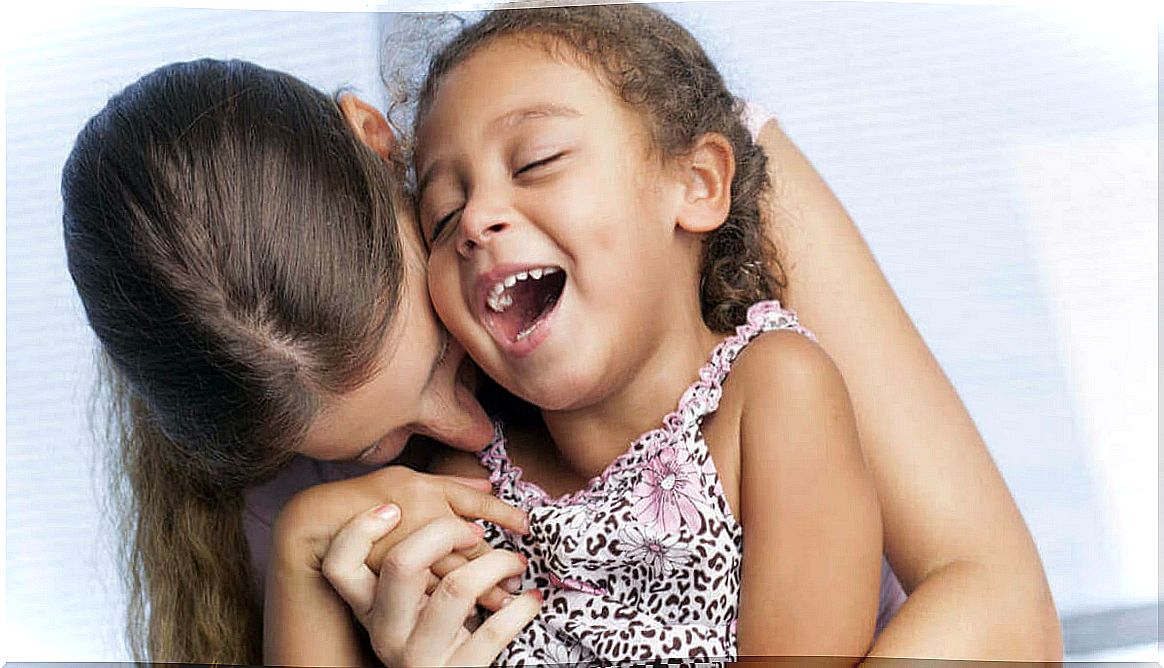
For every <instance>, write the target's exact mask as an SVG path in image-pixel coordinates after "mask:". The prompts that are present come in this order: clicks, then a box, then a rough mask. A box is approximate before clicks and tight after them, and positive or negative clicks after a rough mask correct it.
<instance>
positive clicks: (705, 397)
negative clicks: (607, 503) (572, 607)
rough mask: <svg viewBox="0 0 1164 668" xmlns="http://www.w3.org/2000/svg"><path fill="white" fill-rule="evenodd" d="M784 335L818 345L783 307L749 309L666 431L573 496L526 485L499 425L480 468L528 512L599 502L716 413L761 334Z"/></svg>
mask: <svg viewBox="0 0 1164 668" xmlns="http://www.w3.org/2000/svg"><path fill="white" fill-rule="evenodd" d="M783 329H788V330H792V331H795V332H799V333H800V334H803V335H804V336H807V337H808V338H809V339H810V340H812V341H814V342H815V341H816V337H815V336H814V335H813V334H812V332H810V331H808V330H807V329H805V328H804V327H803V326H802V325H801V324H800V321H799V320H798V319H797V318H796V314H795V313H793V312H791V311H788V310H785V309H784V308H782V307H781V306H780V302H778V301H776V300H770V301H762V302H757V303H755V304H753V305H752V306H751V307H749V308H748V315H747V321H746V322H745V323H744V324H742V325H740V326H739V327H736V332H735V334H732V335H729V336H727V337H726V338H724V340H723V341H721V342H720V343H719V345H717V346H716V347H715V349H714V350H713V351H712V353H711V357H710V358H709V360H708V362H707V363H706V364H704V365H703V366H702V367H701V368H700V369H699V379H698V380H696V381H695V382H694V383H692V384H691V385H690V386H689V387H688V388H687V389H686V390H685V391H684V392H683V395H682V396H681V397H680V398H679V405H678V407H677V408H676V409H675V410H674V411H672V412H670V413H668V414H667V415H666V416H665V417H664V418H663V421H662V426H660V427H657V428H655V429H652V430H650V431H648V432H646V433H644V434H643V435H641V436H639V437H638V438H636V439H635V440H634V442H632V443H631V445H630V447H629V448H627V451H626V452H624V453H622V454H621V455H619V456H618V457H615V459H614V461H612V462H611V463H610V464H609V465H608V466H607V467H606V468H605V469H604V470H603V471H602V473H600V474H598V475H597V476H595V477H594V478H591V480H590V482H589V483H587V484H586V486H585V487H583V488H582V489H580V490H578V491H577V492H574V493H572V494H564V495H562V496H560V497H557V498H554V497H551V496H550V495H549V494H548V493H547V492H546V491H545V490H544V489H542V487H541V485H539V484H537V483H535V482H530V481H527V480H524V479H522V470H521V467H520V466H517V465H515V464H514V463H513V462H512V461H511V460H510V458H509V453H508V452H506V448H505V435H504V431H503V429H502V427H503V425H502V423H501V422H497V423H495V425H494V437H493V442H492V443H490V444H489V445H488V446H486V447H485V449H484V450H482V451H481V452H480V453H478V457H479V458H480V460H481V463H482V464H483V465H484V466H485V467H486V468H487V469H489V471H490V473H489V481H490V482H491V483H493V489H494V490H495V491H496V492H497V493H498V495H499V496H500V497H501V498H502V499H503V500H506V501H509V502H511V503H516V504H519V505H520V506H521V507H525V508H536V507H539V506H557V507H563V506H571V505H577V504H579V503H582V502H586V501H589V500H591V499H594V498H596V497H600V496H601V492H602V491H603V489H602V488H603V487H604V486H605V485H606V482H607V481H608V480H609V479H610V478H611V477H612V476H614V475H616V474H618V473H621V472H622V471H623V470H624V469H627V468H629V467H631V466H635V465H638V463H639V460H640V456H641V455H646V454H650V453H653V452H654V451H655V450H657V449H658V448H660V447H663V446H665V445H668V444H673V443H675V437H676V436H678V435H681V434H682V432H683V431H684V429H685V428H686V427H688V426H690V425H691V424H692V423H694V422H697V421H699V420H701V419H702V418H703V417H704V416H706V415H708V414H710V413H713V412H715V410H716V409H717V408H719V400H720V397H721V396H722V395H723V383H724V381H725V380H726V379H727V376H728V373H729V372H730V371H731V366H732V363H733V362H734V361H735V360H736V358H737V357H739V355H740V353H741V352H742V351H743V349H744V348H745V347H746V346H747V345H748V343H750V342H751V341H752V339H754V338H756V337H757V336H759V335H760V334H763V333H765V332H771V331H775V330H783ZM507 497H508V498H507Z"/></svg>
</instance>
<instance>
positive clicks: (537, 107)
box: [416, 102, 582, 202]
mask: <svg viewBox="0 0 1164 668" xmlns="http://www.w3.org/2000/svg"><path fill="white" fill-rule="evenodd" d="M581 115H582V114H581V112H579V111H578V110H577V109H574V108H573V107H571V106H569V105H565V104H557V103H555V102H542V103H538V104H533V105H529V106H526V107H521V108H518V109H513V110H511V111H507V112H505V113H504V114H501V115H500V116H498V117H497V118H494V119H493V120H492V121H490V122H489V125H488V126H487V127H489V128H491V129H493V130H494V131H496V130H501V129H506V130H511V129H513V128H515V127H517V126H518V125H521V124H522V123H524V122H525V121H528V120H531V119H535V118H577V117H579V116H581ZM442 163H443V161H442V160H435V161H433V163H432V164H430V165H429V166H428V168H427V169H425V170H424V173H423V174H421V175H420V178H418V179H417V180H416V200H417V201H418V202H419V201H420V200H421V198H423V197H424V190H425V188H427V187H428V185H429V183H431V182H432V179H433V177H434V176H435V175H436V173H437V172H438V171H439V170H438V168H439V167H441V166H442Z"/></svg>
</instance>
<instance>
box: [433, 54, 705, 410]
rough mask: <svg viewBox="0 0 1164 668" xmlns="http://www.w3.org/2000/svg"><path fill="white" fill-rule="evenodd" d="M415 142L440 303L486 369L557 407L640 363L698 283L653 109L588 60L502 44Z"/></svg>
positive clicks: (457, 84) (448, 90)
mask: <svg viewBox="0 0 1164 668" xmlns="http://www.w3.org/2000/svg"><path fill="white" fill-rule="evenodd" d="M417 141H418V143H417V149H418V150H417V154H416V158H417V163H416V168H417V172H416V173H417V176H418V181H417V185H418V193H417V194H418V197H419V202H420V227H421V233H422V234H423V235H424V238H425V242H426V243H427V244H428V246H429V248H430V255H429V289H430V292H431V295H432V301H433V305H434V306H435V308H436V310H437V313H438V314H439V315H440V317H441V319H442V320H443V321H444V323H445V324H446V326H448V328H449V330H450V331H451V332H452V334H453V335H454V336H455V337H456V338H457V339H459V340H460V341H461V342H462V343H463V344H464V345H465V347H466V348H467V349H468V350H469V352H470V354H471V355H472V356H473V358H474V359H475V360H476V361H477V363H478V364H480V365H481V367H482V368H483V369H484V370H485V371H486V372H487V373H489V374H490V375H491V376H493V377H494V378H495V379H496V380H497V381H498V382H500V383H501V384H502V385H504V386H505V387H506V388H508V389H509V390H510V391H511V392H513V393H514V394H517V395H519V396H521V397H523V398H525V399H527V400H528V401H531V402H532V403H535V404H537V405H539V406H540V407H542V408H544V409H550V410H561V409H570V408H577V407H581V406H585V405H591V404H593V403H594V402H596V401H599V400H601V399H602V398H603V397H604V396H606V395H607V394H608V393H609V392H610V391H611V389H612V388H616V387H619V386H620V385H621V384H622V383H625V382H626V381H627V380H628V379H629V378H631V377H633V374H635V373H636V372H638V371H639V370H641V369H642V365H643V364H645V363H647V361H648V360H649V358H650V357H651V355H652V354H653V353H655V352H656V351H657V350H658V349H659V344H660V342H665V341H666V340H667V335H668V331H669V328H668V327H667V325H668V323H667V322H666V320H665V319H664V318H660V317H658V315H659V314H660V313H669V312H673V311H669V310H668V308H669V305H668V304H667V303H666V302H667V301H668V300H674V299H675V298H676V295H677V294H678V295H684V297H686V298H687V299H688V300H689V299H690V295H691V294H693V293H694V287H692V289H691V291H690V292H689V291H687V290H686V287H685V286H684V285H682V284H680V285H676V275H677V270H678V268H679V267H680V266H681V265H680V264H677V263H681V262H690V253H686V254H680V253H679V251H677V248H678V247H677V245H676V243H675V238H676V226H675V220H676V215H677V214H676V212H677V207H678V206H679V205H680V200H681V199H682V197H683V195H682V192H683V189H682V187H681V186H680V185H679V184H678V182H677V179H676V178H674V176H673V175H671V174H670V173H669V172H668V170H666V169H664V168H663V163H662V161H660V160H659V159H658V158H657V157H656V154H655V153H653V152H651V150H650V148H649V146H650V139H649V130H648V127H647V125H646V122H645V120H644V119H642V118H641V116H640V114H639V113H637V112H636V111H634V110H632V109H630V108H629V107H627V106H626V105H625V104H624V103H623V102H622V101H621V100H620V99H619V98H618V97H617V96H616V95H615V94H614V93H613V92H612V91H610V90H609V89H608V87H607V86H606V85H605V84H604V83H603V82H601V81H600V80H599V79H597V78H596V77H595V75H594V74H593V73H592V72H591V71H590V70H589V69H587V68H585V67H580V66H578V65H575V64H573V63H572V61H570V60H569V59H561V58H555V57H551V56H549V55H548V54H547V53H546V52H545V51H544V50H543V49H541V48H539V47H538V46H536V45H530V44H528V43H527V42H523V41H518V40H514V39H507V38H503V39H499V40H498V41H496V42H494V43H493V44H490V45H487V46H486V47H484V48H483V49H482V50H481V51H479V52H477V53H476V54H474V55H473V56H472V57H470V58H469V59H468V60H466V61H465V62H463V63H461V64H460V65H458V66H457V67H456V68H454V69H453V70H452V71H451V72H449V73H448V74H447V75H446V76H445V78H444V80H443V81H442V82H441V84H440V86H439V88H438V90H437V92H436V94H435V96H434V98H433V100H432V105H431V107H430V108H429V112H428V114H427V115H426V116H425V117H424V119H423V122H422V124H421V126H420V128H419V132H418V135H417ZM684 248H686V247H684ZM684 275H686V272H685V273H684ZM643 342H650V343H649V344H645V343H643Z"/></svg>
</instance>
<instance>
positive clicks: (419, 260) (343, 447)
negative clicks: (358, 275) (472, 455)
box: [300, 96, 493, 464]
mask: <svg viewBox="0 0 1164 668" xmlns="http://www.w3.org/2000/svg"><path fill="white" fill-rule="evenodd" d="M341 108H342V109H343V111H344V114H345V116H346V117H347V118H348V121H349V123H350V124H351V125H352V127H353V128H354V129H355V131H356V134H357V135H358V136H359V137H360V138H361V139H362V140H364V142H365V143H366V144H368V145H369V146H370V147H371V148H373V149H374V150H376V151H377V152H378V153H380V154H381V155H382V156H384V157H387V155H388V153H389V152H390V151H391V150H392V146H393V142H392V140H391V137H392V135H391V131H390V130H389V129H388V125H387V122H386V121H385V120H384V117H383V115H381V114H380V112H379V111H377V110H376V109H374V108H372V107H370V106H369V105H367V104H365V103H363V102H361V101H359V100H357V99H355V98H354V97H352V96H348V97H345V98H344V99H343V100H342V101H341ZM396 218H397V221H398V223H397V224H398V225H399V226H400V236H401V244H402V246H403V248H404V260H405V262H404V285H403V286H402V289H401V299H400V303H399V306H398V308H397V312H396V314H395V315H394V317H393V319H392V325H391V327H390V330H389V332H388V335H387V336H386V337H385V339H384V342H383V345H382V347H381V349H380V355H379V359H378V365H377V368H376V371H375V372H374V374H373V375H372V377H371V379H370V380H369V381H368V382H367V383H365V384H364V385H362V386H360V387H359V388H356V389H355V390H352V391H351V392H348V393H346V394H344V395H342V396H340V397H338V398H335V399H333V400H332V401H330V402H329V404H328V405H327V406H326V407H325V408H324V410H323V412H322V413H321V414H320V416H319V417H318V418H317V419H316V421H315V423H314V424H313V425H312V426H311V428H310V430H309V431H308V434H307V439H306V441H305V443H304V445H303V447H302V448H300V452H301V453H302V454H304V455H307V456H309V457H313V458H315V459H326V460H358V461H360V462H361V463H367V464H385V463H387V462H389V461H391V460H393V459H395V458H396V456H397V455H399V454H400V452H401V450H403V449H404V445H405V443H406V442H407V441H408V439H409V437H411V436H412V435H414V434H423V435H426V436H430V437H432V438H435V439H436V440H438V441H441V442H443V443H447V444H449V445H451V446H453V447H456V448H459V449H462V450H479V449H480V448H482V447H484V446H485V445H486V444H487V443H488V442H489V440H490V439H491V437H492V435H493V427H492V424H491V422H490V420H489V418H488V416H487V415H486V414H485V411H484V409H482V408H481V405H480V404H479V403H477V400H476V398H475V397H474V396H473V391H472V388H471V386H470V385H471V380H472V377H473V373H474V369H473V368H472V367H471V366H470V365H471V363H470V362H469V361H468V359H467V357H466V355H465V351H464V349H463V348H461V346H460V344H458V343H457V342H456V341H455V340H453V339H452V337H450V336H449V335H448V332H446V331H445V329H444V328H443V327H442V326H441V325H440V323H439V322H438V321H437V318H436V314H435V313H434V312H433V309H432V303H431V302H430V301H429V296H428V290H427V287H426V285H427V280H426V276H425V271H426V269H425V267H426V264H427V262H426V258H425V251H424V249H423V247H422V244H421V241H420V237H419V234H418V230H417V226H416V222H415V219H414V216H413V213H412V210H411V207H409V206H401V207H400V210H398V211H397V216H396Z"/></svg>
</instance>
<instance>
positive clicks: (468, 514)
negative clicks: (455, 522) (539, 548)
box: [444, 481, 529, 534]
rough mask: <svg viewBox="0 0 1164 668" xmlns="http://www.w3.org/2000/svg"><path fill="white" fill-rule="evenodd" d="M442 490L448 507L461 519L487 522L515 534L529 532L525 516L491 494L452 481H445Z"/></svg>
mask: <svg viewBox="0 0 1164 668" xmlns="http://www.w3.org/2000/svg"><path fill="white" fill-rule="evenodd" d="M444 489H445V499H446V500H447V501H448V503H449V507H450V508H452V509H453V512H454V513H456V514H458V515H460V516H461V517H465V518H470V519H481V520H488V521H490V522H493V523H494V524H496V525H498V526H501V527H504V528H506V529H509V530H510V531H513V532H516V533H521V534H524V533H527V532H528V531H529V525H528V522H527V517H526V514H525V513H524V512H522V511H521V510H518V509H517V508H514V507H513V506H511V505H509V504H508V503H505V502H504V501H502V500H501V499H498V498H497V497H495V496H493V495H492V494H487V493H485V492H479V491H477V490H475V489H472V488H471V487H468V486H466V485H462V484H460V483H456V482H452V481H445V488H444Z"/></svg>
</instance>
